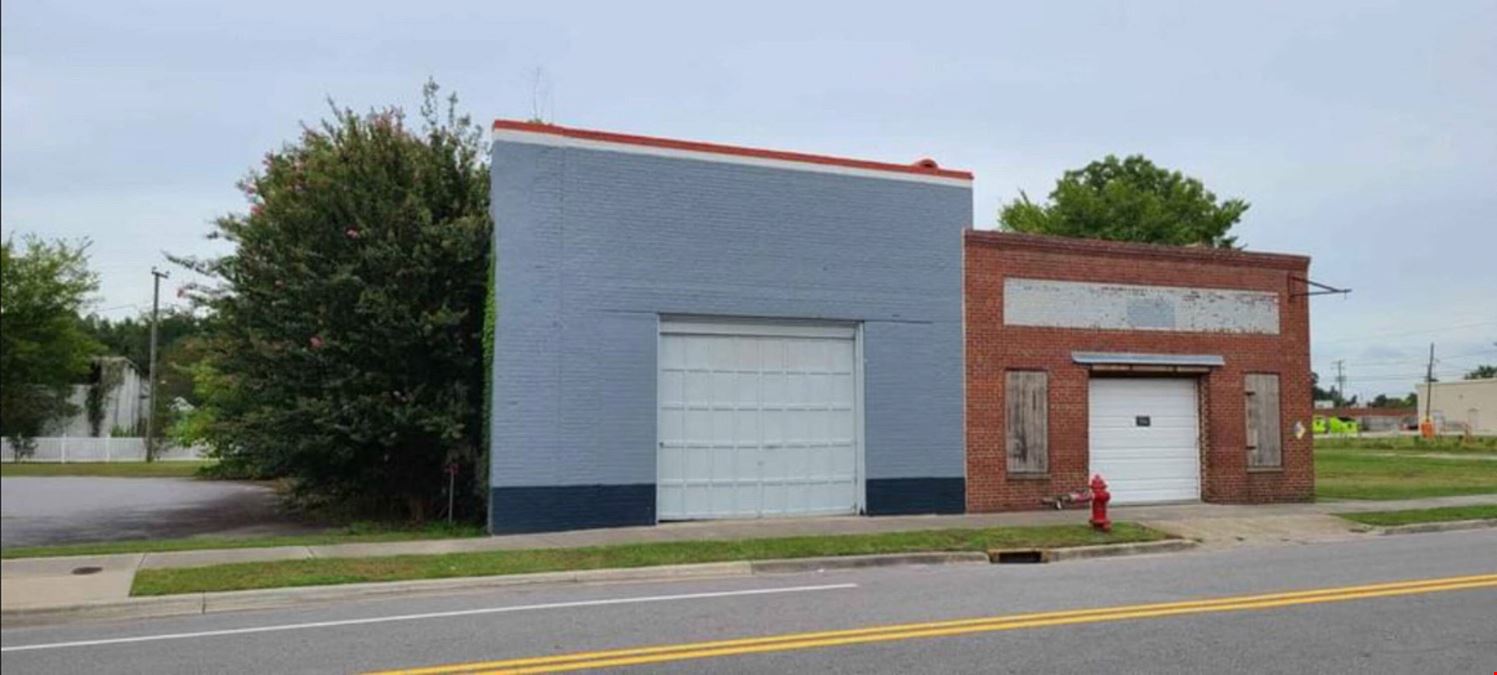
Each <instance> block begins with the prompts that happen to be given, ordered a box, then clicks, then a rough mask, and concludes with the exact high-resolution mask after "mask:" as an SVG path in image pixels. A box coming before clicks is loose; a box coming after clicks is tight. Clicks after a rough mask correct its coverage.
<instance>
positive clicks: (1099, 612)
mask: <svg viewBox="0 0 1497 675" xmlns="http://www.w3.org/2000/svg"><path fill="white" fill-rule="evenodd" d="M1475 588H1497V574H1479V575H1475V576H1464V577H1446V578H1442V579H1421V580H1415V581H1399V582H1393V583H1384V584H1370V585H1365V586H1344V587H1340V588H1322V589H1317V590H1310V591H1294V592H1288V593H1269V594H1264V595H1243V596H1234V597H1225V598H1214V599H1210V600H1190V601H1185V602H1163V603H1153V604H1146V605H1128V606H1121V607H1102V608H1096V609H1080V610H1069V611H1060V612H1039V613H1032V614H1012V615H1008V616H993V617H985V618H977V619H958V620H952V621H932V622H925V623H907V624H898V625H890V626H877V627H872V628H854V629H848V630H832V631H820V632H810V633H789V634H785V635H773V636H768V637H759V638H742V639H737V640H718V641H712V642H695V643H685V644H677V645H660V646H654V647H636V648H629V649H611V650H604V651H594V652H579V653H575V654H561V655H557V656H538V657H533V658H522V659H507V660H503V661H482V662H475V663H461V664H452V665H446V666H437V667H433V668H416V669H411V670H398V671H389V673H404V674H406V675H431V674H436V673H472V672H492V673H553V672H564V671H569V670H583V669H587V668H610V667H619V666H634V665H643V664H650V663H665V662H669V661H684V660H688V659H704V658H712V657H719V656H734V655H739V654H757V653H764V652H779V651H790V650H796V649H812V648H817V647H837V646H845V645H856V644H864V643H870V642H887V641H893V640H910V639H915V638H932V637H946V636H952V635H969V634H972V633H987V632H996V631H1005V630H1016V629H1020V628H1041V627H1045V626H1064V625H1071V624H1082V623H1097V622H1102V621H1122V620H1127V619H1145V618H1157V617H1168V616H1180V615H1185V614H1205V613H1212V612H1236V611H1244V610H1253V609H1269V608H1274V607H1290V606H1294V605H1308V604H1317V603H1327V602H1344V601H1347V600H1364V599H1368V598H1384V597H1393V596H1399V595H1415V594H1421V593H1438V592H1442V591H1458V590H1468V589H1475Z"/></svg>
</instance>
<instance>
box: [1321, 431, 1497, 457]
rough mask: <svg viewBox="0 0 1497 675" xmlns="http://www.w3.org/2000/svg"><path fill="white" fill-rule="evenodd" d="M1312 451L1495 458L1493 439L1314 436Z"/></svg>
mask: <svg viewBox="0 0 1497 675" xmlns="http://www.w3.org/2000/svg"><path fill="white" fill-rule="evenodd" d="M1315 449H1316V450H1365V451H1371V452H1400V453H1409V454H1416V455H1417V454H1425V453H1440V454H1465V453H1471V454H1486V455H1497V436H1478V437H1473V438H1464V437H1460V436H1440V437H1436V438H1432V439H1428V440H1426V439H1423V438H1419V437H1418V436H1395V437H1383V438H1356V437H1342V436H1318V437H1316V438H1315Z"/></svg>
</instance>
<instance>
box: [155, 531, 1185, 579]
mask: <svg viewBox="0 0 1497 675" xmlns="http://www.w3.org/2000/svg"><path fill="white" fill-rule="evenodd" d="M1167 538H1168V535H1166V534H1164V533H1162V532H1159V531H1156V530H1151V529H1149V528H1146V527H1143V526H1140V525H1134V524H1131V523H1117V524H1115V525H1114V526H1113V531H1112V532H1111V533H1110V534H1109V533H1101V532H1096V531H1094V530H1093V529H1092V528H1091V527H1089V526H1087V525H1059V526H1048V527H993V528H985V529H966V530H926V531H917V532H893V533H884V534H859V535H840V536H826V537H783V538H774V539H744V540H736V541H689V542H664V543H651V544H629V545H619V546H595V547H588V548H571V549H559V548H558V549H534V550H521V551H486V552H481V553H454V554H447V555H407V556H388V557H378V558H317V559H312V560H286V561H278V562H257V563H235V564H229V565H212V566H208V567H189V568H179V569H146V570H141V571H139V572H138V573H136V575H135V585H134V586H133V587H132V588H131V591H130V592H131V594H132V595H168V594H172V593H193V592H199V591H234V590H245V589H252V588H281V587H288V586H321V585H327V584H351V583H358V582H367V581H404V580H409V579H440V578H449V577H471V576H492V575H500V574H524V573H528V572H554V571H566V570H592V569H603V568H609V567H648V566H652V565H677V564H685V563H706V562H723V561H731V560H769V559H777V558H806V557H814V556H839V555H862V554H870V553H909V552H918V551H987V550H989V549H993V548H1031V547H1032V548H1058V547H1066V546H1085V545H1091V544H1107V543H1121V542H1136V541H1155V540H1159V539H1167Z"/></svg>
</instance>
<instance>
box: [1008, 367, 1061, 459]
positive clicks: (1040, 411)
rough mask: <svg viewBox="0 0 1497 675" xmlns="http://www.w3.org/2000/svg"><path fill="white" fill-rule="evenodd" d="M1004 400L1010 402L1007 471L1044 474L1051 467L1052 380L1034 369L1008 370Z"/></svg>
mask: <svg viewBox="0 0 1497 675" xmlns="http://www.w3.org/2000/svg"><path fill="white" fill-rule="evenodd" d="M1004 400H1005V401H1006V402H1007V406H1008V416H1007V424H1006V426H1007V427H1008V472H1009V473H1029V474H1036V473H1039V474H1042V473H1046V472H1048V471H1049V470H1050V442H1049V438H1050V432H1049V416H1050V381H1049V377H1048V375H1047V374H1046V373H1044V372H1041V371H1033V370H1011V371H1009V372H1008V383H1007V388H1006V389H1005V390H1004Z"/></svg>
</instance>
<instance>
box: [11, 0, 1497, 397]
mask: <svg viewBox="0 0 1497 675" xmlns="http://www.w3.org/2000/svg"><path fill="white" fill-rule="evenodd" d="M822 4H823V3H815V2H806V1H805V0H799V1H797V2H789V3H778V2H754V3H733V4H732V5H731V6H730V5H728V4H726V3H713V2H683V3H677V4H671V5H657V4H654V3H646V2H638V1H635V2H607V3H597V4H586V5H584V4H572V3H562V2H549V3H546V2H540V3H505V2H492V1H485V2H473V3H412V2H408V1H402V2H385V1H381V0H364V1H361V2H358V3H348V4H347V5H345V6H342V7H333V6H332V5H333V3H321V2H306V1H305V0H302V1H300V2H288V3H281V2H271V1H266V0H262V1H260V2H253V3H205V2H86V3H85V2H77V3H67V2H45V3H42V2H5V3H4V4H3V17H0V18H3V21H0V32H3V53H4V60H3V78H0V80H3V117H0V120H3V139H0V140H3V143H0V153H3V167H0V169H3V172H0V176H3V197H4V198H3V212H0V222H3V227H4V231H5V234H6V235H7V236H9V235H12V234H16V233H21V232H35V233H39V234H42V235H45V236H49V237H50V236H62V237H89V238H91V239H92V240H93V249H92V251H93V261H94V266H95V267H96V268H97V269H98V270H99V271H100V273H101V274H102V278H103V289H102V292H101V294H100V296H101V297H100V298H99V299H98V301H97V303H96V304H95V308H96V309H97V310H98V311H100V312H101V313H103V314H105V315H107V316H111V317H120V316H125V315H128V314H131V313H134V312H137V311H139V309H141V308H148V307H149V304H150V274H149V269H150V267H151V265H153V264H157V265H165V264H166V263H165V261H164V258H163V256H162V251H170V252H173V253H198V254H203V253H211V252H213V251H214V250H215V248H214V245H213V244H211V243H209V242H206V241H204V240H203V238H202V236H203V235H204V234H205V233H206V232H207V231H208V229H209V222H210V220H211V219H212V218H213V217H214V216H215V215H218V214H221V213H225V212H229V211H233V210H238V209H243V208H244V203H243V201H242V199H241V197H240V195H239V193H238V192H237V191H236V190H235V189H234V182H235V180H236V179H238V178H240V177H241V176H243V175H244V174H245V173H246V172H247V171H248V170H249V169H250V167H252V166H254V165H255V164H256V163H257V162H258V160H259V157H260V156H261V155H262V154H263V153H264V152H265V151H266V150H268V149H271V148H274V147H277V146H278V145H279V144H281V143H282V142H284V141H285V140H287V139H290V138H293V137H294V136H295V134H296V133H297V130H298V124H299V123H300V122H302V121H313V120H316V119H318V118H319V117H321V116H322V115H323V114H324V112H325V110H326V104H325V99H326V98H327V97H329V96H331V97H334V98H336V99H337V100H338V101H339V102H340V103H343V104H346V105H349V106H352V107H354V108H358V109H363V108H367V107H369V106H374V105H381V104H386V103H399V104H403V105H405V106H406V107H407V108H408V109H412V110H413V109H414V107H415V105H414V104H415V102H416V100H417V99H418V96H419V87H420V85H421V83H422V81H424V80H425V79H426V78H427V77H428V76H431V77H435V78H436V79H437V80H438V81H439V82H440V83H441V84H443V85H444V86H445V87H446V88H447V89H448V90H456V91H457V92H458V93H459V94H460V96H461V97H462V104H463V107H464V108H465V109H466V110H467V111H469V112H470V113H471V114H472V115H473V116H474V118H475V119H476V120H479V121H484V122H487V121H488V120H489V119H491V118H494V117H509V118H525V117H529V116H530V115H531V112H532V109H533V106H535V105H536V103H537V101H538V102H539V105H540V107H541V110H542V113H543V114H544V116H545V117H546V118H547V119H548V120H550V121H552V122H555V123H558V124H563V125H571V126H581V127H589V128H598V129H604V130H612V131H623V132H632V133H641V134H650V135H660V136H676V137H682V138H687V139H694V140H706V141H718V142H725V143H734V144H741V145H751V146H761V147H770V148H778V149H790V150H801V151H808V152H816V153H825V154H836V155H849V156H854V157H862V158H869V159H879V160H888V161H896V162H908V161H913V160H915V159H917V158H920V157H926V156H929V157H933V158H935V159H937V160H938V161H939V162H940V163H941V164H942V165H943V166H948V167H954V168H962V169H970V170H972V171H973V172H975V173H976V175H977V182H976V205H975V206H976V208H975V213H976V215H975V220H976V223H975V225H976V226H978V227H992V226H993V224H994V221H995V218H996V216H995V214H996V211H997V208H998V206H999V204H1000V203H1001V202H1003V201H1004V200H1007V199H1011V198H1013V197H1014V196H1015V195H1016V194H1017V192H1018V191H1019V190H1025V191H1027V192H1028V193H1029V194H1030V195H1032V196H1042V195H1045V194H1047V193H1048V192H1049V190H1050V188H1051V187H1052V185H1053V183H1054V181H1055V178H1056V177H1057V176H1058V175H1059V174H1060V173H1061V172H1062V171H1064V170H1065V169H1068V168H1074V167H1079V166H1082V165H1084V164H1086V163H1087V162H1088V161H1091V160H1093V159H1096V158H1098V157H1100V156H1102V155H1105V154H1108V153H1114V154H1119V155H1122V154H1130V153H1143V154H1145V155H1147V156H1149V157H1150V158H1152V159H1154V160H1155V161H1156V162H1158V163H1160V164H1163V165H1165V166H1168V167H1170V168H1175V169H1179V170H1182V171H1184V172H1185V173H1187V174H1189V175H1192V176H1196V177H1198V178H1200V179H1202V180H1203V181H1204V182H1205V183H1206V184H1207V186H1208V187H1210V188H1211V189H1212V190H1214V191H1215V192H1216V193H1217V194H1218V195H1219V196H1222V197H1243V198H1245V199H1247V200H1249V201H1250V202H1252V205H1253V206H1252V209H1251V210H1250V211H1249V212H1248V213H1247V215H1246V217H1245V218H1244V219H1243V221H1242V223H1241V224H1240V225H1239V226H1238V228H1237V230H1236V233H1237V234H1238V235H1239V237H1240V240H1241V241H1242V242H1244V243H1246V244H1247V246H1248V247H1249V248H1252V249H1258V250H1267V251H1286V252H1295V253H1305V254H1309V255H1311V256H1313V257H1314V263H1313V265H1312V268H1311V270H1312V275H1311V276H1312V277H1313V278H1314V279H1315V280H1317V281H1322V282H1325V283H1328V284H1333V285H1336V286H1344V287H1351V288H1353V289H1355V291H1354V292H1353V293H1352V294H1351V295H1350V296H1349V297H1346V298H1344V299H1343V298H1340V297H1327V298H1317V299H1316V300H1315V301H1314V305H1313V307H1312V324H1313V326H1314V329H1313V330H1314V356H1315V367H1316V369H1317V370H1318V371H1319V372H1320V373H1321V375H1322V376H1323V377H1326V376H1329V375H1331V374H1333V373H1334V367H1333V366H1331V365H1330V363H1331V362H1332V361H1333V360H1336V359H1344V360H1345V362H1346V373H1347V378H1348V386H1347V388H1348V390H1349V391H1350V392H1352V393H1356V392H1361V393H1363V394H1364V395H1365V394H1374V393H1379V392H1390V393H1404V392H1407V391H1409V390H1410V389H1411V388H1412V383H1413V381H1414V380H1415V379H1416V378H1417V377H1419V376H1421V375H1422V373H1423V366H1424V358H1425V356H1426V350H1427V349H1428V345H1429V342H1431V341H1434V342H1436V343H1437V349H1438V355H1439V356H1440V357H1441V361H1440V364H1439V367H1438V369H1437V370H1438V373H1439V374H1440V375H1441V376H1443V377H1446V378H1452V377H1459V375H1460V373H1462V372H1464V371H1465V370H1467V369H1469V368H1470V367H1471V366H1473V365H1475V364H1477V363H1481V362H1497V347H1494V343H1497V1H1494V0H1488V1H1485V2H1459V1H1446V0H1442V1H1441V2H1408V3H1400V2H1366V1H1360V2H1347V3H1332V2H1314V3H1305V2H1284V3H1267V2H1251V3H1230V4H1229V3H1200V2H1179V3H1166V2H1136V3H1119V2H1065V3H1040V2H1011V3H997V2H982V3H973V4H971V5H967V6H961V5H945V4H940V3H935V2H920V3H911V2H899V3H889V4H878V3H873V2H855V3H846V4H844V5H842V6H840V7H835V8H833V7H823V6H822ZM827 4H830V3H827ZM447 5H453V6H461V7H465V9H461V8H459V9H455V10H454V9H446V6H447ZM1205 5H1211V6H1210V7H1207V6H1205ZM439 8H442V9H439ZM538 69H539V70H541V71H543V73H544V76H543V79H542V81H543V83H544V84H543V86H541V87H539V88H537V87H536V86H535V79H536V78H535V73H536V71H537V70H538ZM538 90H539V91H540V92H541V94H540V96H539V97H537V96H535V95H534V92H536V91H538ZM173 274H174V276H173V278H172V279H171V280H170V281H169V282H168V283H167V287H166V289H165V291H164V293H163V295H164V296H165V297H166V298H167V299H168V300H169V301H170V302H178V301H177V300H176V298H175V296H174V292H175V289H176V286H177V284H179V283H181V281H182V280H183V279H184V277H185V273H184V272H182V271H181V270H176V271H174V272H173Z"/></svg>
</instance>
